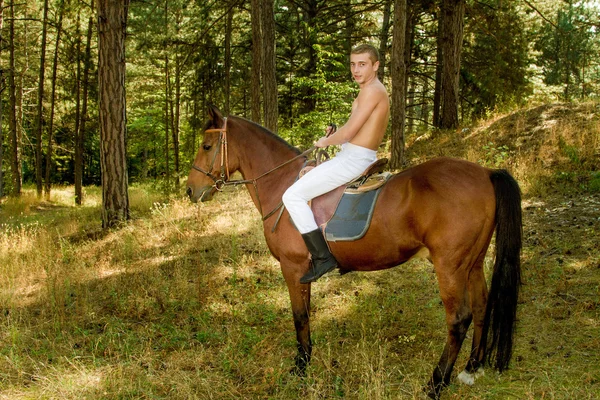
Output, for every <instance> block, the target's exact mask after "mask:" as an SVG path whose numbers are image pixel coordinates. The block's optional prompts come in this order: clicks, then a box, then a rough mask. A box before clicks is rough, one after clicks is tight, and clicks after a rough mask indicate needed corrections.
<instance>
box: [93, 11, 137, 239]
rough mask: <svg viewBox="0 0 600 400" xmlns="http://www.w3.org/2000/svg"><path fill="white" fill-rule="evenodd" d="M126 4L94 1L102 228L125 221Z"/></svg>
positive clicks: (126, 199) (126, 194)
mask: <svg viewBox="0 0 600 400" xmlns="http://www.w3.org/2000/svg"><path fill="white" fill-rule="evenodd" d="M128 7H129V0H99V1H98V113H99V117H100V118H99V120H100V121H99V122H100V165H101V170H102V227H103V228H111V227H115V226H117V225H119V224H120V223H122V222H124V221H125V220H127V219H129V196H128V193H127V188H128V182H127V179H128V177H127V130H126V122H127V116H126V107H125V35H126V29H127V28H126V27H127V10H128Z"/></svg>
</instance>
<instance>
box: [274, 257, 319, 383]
mask: <svg viewBox="0 0 600 400" xmlns="http://www.w3.org/2000/svg"><path fill="white" fill-rule="evenodd" d="M307 269H308V268H304V269H302V268H300V269H299V268H296V267H295V266H294V265H290V263H289V262H287V263H286V262H285V261H284V260H281V271H282V273H283V277H284V279H285V282H286V284H287V287H288V291H289V293H290V300H291V303H292V314H293V316H294V327H295V328H296V340H297V341H298V353H297V354H296V358H295V367H294V369H293V371H292V372H293V373H295V374H297V375H300V376H303V375H304V374H305V372H306V366H307V365H308V363H309V362H310V356H311V353H312V342H311V340H310V323H309V322H310V321H309V312H310V284H306V285H303V284H301V283H300V277H301V276H302V274H303V273H304V272H305V271H306V270H307ZM298 271H300V272H298ZM302 271H304V272H302Z"/></svg>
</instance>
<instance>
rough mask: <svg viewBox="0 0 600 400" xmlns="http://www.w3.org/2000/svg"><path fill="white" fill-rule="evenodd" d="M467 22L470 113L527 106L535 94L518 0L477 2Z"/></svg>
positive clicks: (464, 75) (465, 71)
mask: <svg viewBox="0 0 600 400" xmlns="http://www.w3.org/2000/svg"><path fill="white" fill-rule="evenodd" d="M470 11H471V12H472V14H471V15H470V18H466V19H465V25H466V26H465V40H464V48H463V60H462V66H461V95H462V96H463V97H464V98H465V99H466V101H467V102H468V104H469V105H468V106H464V107H465V108H466V110H467V112H468V113H469V114H472V115H473V116H475V117H481V116H482V115H483V114H484V113H485V112H486V110H494V109H496V108H498V107H502V106H503V105H506V104H511V105H516V106H519V105H523V104H524V99H526V98H527V96H528V95H529V94H531V92H532V85H531V82H530V75H531V72H530V71H529V70H528V67H529V64H530V55H529V52H528V45H529V43H528V37H527V35H526V29H525V21H524V19H523V16H522V13H519V10H518V8H517V4H516V2H514V1H504V2H497V1H484V2H477V3H475V4H474V5H473V7H472V8H471V9H470Z"/></svg>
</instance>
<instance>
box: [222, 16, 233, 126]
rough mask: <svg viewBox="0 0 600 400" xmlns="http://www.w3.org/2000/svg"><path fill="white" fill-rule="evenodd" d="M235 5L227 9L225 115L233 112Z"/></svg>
mask: <svg viewBox="0 0 600 400" xmlns="http://www.w3.org/2000/svg"><path fill="white" fill-rule="evenodd" d="M233 10H234V7H233V6H232V7H230V8H229V10H228V11H227V22H226V23H225V107H224V109H223V111H224V112H225V115H229V113H231V107H230V99H231V33H232V32H231V31H232V25H233V13H234V11H233Z"/></svg>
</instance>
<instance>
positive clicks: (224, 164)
mask: <svg viewBox="0 0 600 400" xmlns="http://www.w3.org/2000/svg"><path fill="white" fill-rule="evenodd" d="M204 132H205V133H213V132H219V144H218V145H217V146H218V150H217V151H216V152H215V155H214V157H213V159H212V162H211V163H210V168H209V169H208V171H205V170H203V169H202V168H200V167H199V166H197V165H196V164H192V168H193V169H195V170H196V171H199V172H202V173H203V174H204V175H206V176H208V177H209V178H210V179H212V180H213V182H214V183H215V184H214V185H213V187H214V188H215V189H217V190H218V191H219V192H220V191H222V190H223V186H225V183H227V181H229V157H228V154H227V117H224V118H223V127H222V128H214V129H206V130H205V131H204ZM219 153H221V168H220V170H221V174H220V177H219V178H217V177H216V176H214V175H213V174H212V173H211V172H210V171H212V170H213V167H214V166H215V161H216V160H217V155H218V154H219Z"/></svg>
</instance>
